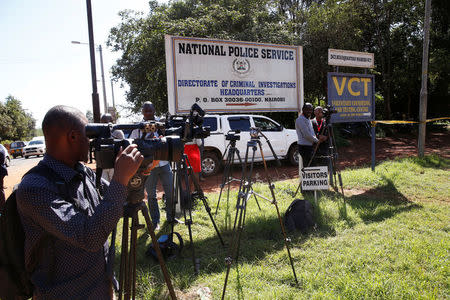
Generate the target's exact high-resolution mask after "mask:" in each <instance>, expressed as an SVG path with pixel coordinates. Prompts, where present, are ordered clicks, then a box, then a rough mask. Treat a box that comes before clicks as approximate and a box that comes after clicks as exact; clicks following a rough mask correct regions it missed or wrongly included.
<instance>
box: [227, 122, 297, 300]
mask: <svg viewBox="0 0 450 300" xmlns="http://www.w3.org/2000/svg"><path fill="white" fill-rule="evenodd" d="M250 135H251V139H250V141H248V142H247V149H246V152H245V163H244V172H243V174H242V179H241V184H240V186H239V193H238V197H237V201H236V216H235V219H234V227H233V236H232V243H231V247H230V254H229V256H228V257H226V258H225V264H226V265H227V272H226V275H225V282H224V285H223V292H222V299H224V298H225V293H226V288H227V281H228V275H229V273H230V269H231V264H232V263H233V259H235V260H236V261H237V260H238V255H239V248H240V242H241V235H242V231H243V229H244V224H245V217H246V212H247V202H248V199H249V198H250V197H251V195H254V196H255V194H256V193H255V192H253V189H252V184H253V182H252V172H253V164H254V161H255V152H256V150H257V148H258V147H259V149H260V153H261V157H262V161H263V164H264V170H265V175H266V179H267V183H268V185H269V189H270V192H271V195H272V200H270V199H267V198H265V197H263V196H261V195H258V196H260V197H261V198H264V199H266V200H268V201H269V202H270V203H272V204H274V205H275V208H276V211H277V215H278V220H279V222H280V227H281V231H282V233H283V237H284V244H285V246H286V250H287V253H288V256H289V261H290V264H291V267H292V272H293V274H294V278H295V282H296V283H297V284H298V280H297V275H296V274H295V268H294V263H293V260H292V256H291V252H290V250H289V245H288V243H289V239H288V238H287V236H286V231H285V228H284V225H283V221H282V219H281V216H280V210H279V209H278V205H277V200H276V198H275V192H274V188H275V186H274V185H273V184H272V182H271V180H270V177H269V174H268V170H267V164H266V161H265V159H264V154H263V151H262V145H261V141H260V139H259V136H260V135H261V136H263V137H264V138H265V139H266V141H267V144H268V145H269V147H270V150H271V151H272V153H273V155H274V157H275V159H277V157H276V154H275V152H274V151H273V148H272V145H271V144H270V141H269V140H268V139H267V137H266V136H264V134H262V132H261V131H260V130H258V129H256V133H255V132H251V133H250ZM250 148H251V149H252V151H253V152H252V157H251V162H250V168H249V170H248V172H247V162H248V158H249V149H250ZM255 198H256V196H255Z"/></svg>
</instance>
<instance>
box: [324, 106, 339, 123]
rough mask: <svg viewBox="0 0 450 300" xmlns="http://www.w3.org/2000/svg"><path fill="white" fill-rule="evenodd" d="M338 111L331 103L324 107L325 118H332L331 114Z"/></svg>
mask: <svg viewBox="0 0 450 300" xmlns="http://www.w3.org/2000/svg"><path fill="white" fill-rule="evenodd" d="M337 112H338V111H337V110H336V109H334V108H333V107H332V106H331V105H330V104H328V105H327V106H325V107H324V108H323V116H324V117H325V119H327V120H330V118H331V115H332V114H335V113H337Z"/></svg>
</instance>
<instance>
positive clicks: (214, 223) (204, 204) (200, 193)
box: [189, 168, 225, 246]
mask: <svg viewBox="0 0 450 300" xmlns="http://www.w3.org/2000/svg"><path fill="white" fill-rule="evenodd" d="M189 172H190V176H191V178H192V181H193V182H194V187H195V189H196V191H197V193H198V194H199V195H200V199H201V200H202V202H203V206H204V207H205V210H206V212H207V213H208V216H209V219H210V220H211V223H212V224H213V226H214V229H215V230H216V233H217V236H218V237H219V240H220V243H221V244H222V246H225V243H224V242H223V239H222V236H221V235H220V232H219V228H217V225H216V222H215V221H214V218H213V216H212V214H211V208H210V207H209V205H208V201H207V200H206V197H205V194H204V193H203V190H202V188H201V187H200V183H199V182H198V181H197V178H196V177H195V176H194V172H193V171H192V168H190V169H189Z"/></svg>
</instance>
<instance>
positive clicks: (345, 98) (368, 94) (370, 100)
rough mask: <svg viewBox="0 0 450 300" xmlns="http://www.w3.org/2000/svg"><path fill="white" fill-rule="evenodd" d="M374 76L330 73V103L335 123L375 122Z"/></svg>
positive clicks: (332, 119)
mask: <svg viewBox="0 0 450 300" xmlns="http://www.w3.org/2000/svg"><path fill="white" fill-rule="evenodd" d="M374 88H375V77H374V75H366V74H344V73H334V72H333V73H328V103H329V104H331V105H332V106H333V108H334V109H335V110H336V111H337V113H336V114H333V115H332V116H331V121H332V122H333V123H339V122H366V121H373V120H374V116H375V113H374V90H375V89H374Z"/></svg>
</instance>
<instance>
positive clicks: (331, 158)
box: [294, 115, 345, 204]
mask: <svg viewBox="0 0 450 300" xmlns="http://www.w3.org/2000/svg"><path fill="white" fill-rule="evenodd" d="M330 119H331V115H329V116H328V117H327V118H326V122H327V123H326V124H327V126H326V127H323V128H322V129H321V130H320V131H319V135H321V134H323V131H324V130H325V128H326V134H327V137H328V149H327V150H328V151H327V152H328V153H327V154H326V155H321V156H317V158H326V159H328V167H329V168H330V183H331V186H332V187H333V189H334V190H335V192H338V191H339V190H338V187H337V179H338V180H339V186H340V188H341V193H342V197H344V204H345V196H344V187H343V184H342V176H341V171H340V170H339V167H338V165H337V157H338V153H337V147H336V140H335V138H334V131H333V125H332V124H331V122H330ZM319 146H320V143H318V144H316V145H315V147H314V151H313V154H312V156H311V159H310V160H309V162H308V164H307V166H306V167H309V166H310V165H311V163H312V161H313V160H314V158H315V157H316V155H317V151H318V150H319ZM336 176H337V178H336ZM301 185H302V183H301V181H300V182H299V184H298V186H297V190H296V191H295V194H294V198H295V196H296V195H297V193H298V191H299V190H300V187H301Z"/></svg>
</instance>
